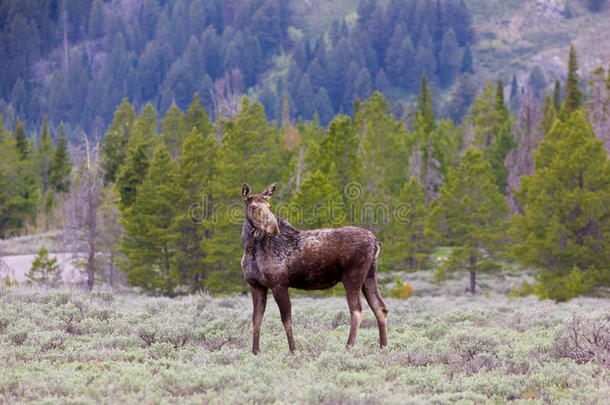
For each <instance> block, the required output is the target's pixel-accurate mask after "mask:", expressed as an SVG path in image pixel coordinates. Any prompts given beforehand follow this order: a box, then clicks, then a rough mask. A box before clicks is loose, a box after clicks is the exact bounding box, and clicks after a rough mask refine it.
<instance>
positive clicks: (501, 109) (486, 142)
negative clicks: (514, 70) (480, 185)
mask: <svg viewBox="0 0 610 405" xmlns="http://www.w3.org/2000/svg"><path fill="white" fill-rule="evenodd" d="M468 120H469V121H470V122H471V123H472V125H473V132H474V141H473V145H474V146H475V147H478V148H481V149H482V150H483V151H484V152H483V153H484V156H485V159H486V160H487V161H488V162H489V163H490V165H491V167H492V171H493V173H494V176H495V178H496V184H497V185H498V187H499V188H500V190H501V191H502V192H504V190H505V188H506V185H507V182H506V179H507V176H508V171H507V169H506V167H505V166H504V160H505V159H506V156H507V155H508V153H509V152H510V150H511V149H512V148H513V147H514V146H516V145H515V141H514V138H513V137H512V134H511V131H510V129H511V125H512V119H511V117H510V114H509V112H508V108H507V107H506V105H505V104H504V87H503V84H502V80H498V84H497V86H496V90H495V92H494V89H493V86H492V85H491V83H487V86H486V87H485V91H483V93H482V94H480V95H479V96H478V97H477V98H476V100H475V102H474V104H473V106H472V109H471V112H470V116H469V117H468Z"/></svg>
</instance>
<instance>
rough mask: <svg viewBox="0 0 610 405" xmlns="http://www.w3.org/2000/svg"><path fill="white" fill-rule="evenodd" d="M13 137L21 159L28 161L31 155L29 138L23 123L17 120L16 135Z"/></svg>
mask: <svg viewBox="0 0 610 405" xmlns="http://www.w3.org/2000/svg"><path fill="white" fill-rule="evenodd" d="M13 136H14V137H15V143H16V145H17V151H18V152H19V159H21V160H26V159H27V158H28V157H29V155H30V145H29V142H28V138H27V137H26V135H25V128H24V127H23V122H21V121H19V119H17V122H16V123H15V133H14V134H13Z"/></svg>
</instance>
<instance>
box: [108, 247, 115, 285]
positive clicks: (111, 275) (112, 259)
mask: <svg viewBox="0 0 610 405" xmlns="http://www.w3.org/2000/svg"><path fill="white" fill-rule="evenodd" d="M108 284H110V288H111V289H113V290H114V252H111V253H110V272H109V274H108Z"/></svg>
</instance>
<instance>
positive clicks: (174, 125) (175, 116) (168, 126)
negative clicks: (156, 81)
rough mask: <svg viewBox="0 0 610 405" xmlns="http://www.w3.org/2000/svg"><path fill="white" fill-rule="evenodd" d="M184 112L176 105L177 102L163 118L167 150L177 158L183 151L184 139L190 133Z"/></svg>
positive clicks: (162, 137)
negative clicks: (186, 125)
mask: <svg viewBox="0 0 610 405" xmlns="http://www.w3.org/2000/svg"><path fill="white" fill-rule="evenodd" d="M184 118H185V117H184V113H183V112H182V111H180V109H179V108H178V107H177V106H176V104H175V103H172V105H171V106H170V107H169V108H168V109H167V111H166V112H165V117H163V119H162V120H161V126H162V128H163V130H162V131H161V139H162V140H163V142H165V146H167V150H169V153H170V155H172V158H173V159H176V158H177V157H178V156H179V155H180V153H181V152H182V144H183V143H184V139H185V138H186V136H187V135H188V134H189V133H190V128H189V129H188V130H187V129H186V127H185V125H184V124H185V122H184V121H185V119H184Z"/></svg>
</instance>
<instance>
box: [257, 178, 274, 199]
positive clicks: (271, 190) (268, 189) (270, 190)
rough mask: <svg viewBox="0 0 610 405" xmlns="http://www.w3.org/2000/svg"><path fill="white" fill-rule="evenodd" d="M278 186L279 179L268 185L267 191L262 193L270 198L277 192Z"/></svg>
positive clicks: (266, 197)
mask: <svg viewBox="0 0 610 405" xmlns="http://www.w3.org/2000/svg"><path fill="white" fill-rule="evenodd" d="M276 188H277V181H276V182H275V183H273V184H272V185H270V186H269V187H267V189H266V190H265V191H263V193H262V194H261V195H262V196H263V198H264V199H265V200H268V199H270V198H271V196H272V195H273V193H275V189H276Z"/></svg>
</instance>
